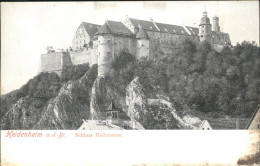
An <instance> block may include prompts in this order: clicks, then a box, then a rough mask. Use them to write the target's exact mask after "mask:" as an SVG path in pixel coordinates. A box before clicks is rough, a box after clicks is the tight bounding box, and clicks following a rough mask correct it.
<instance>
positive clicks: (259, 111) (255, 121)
mask: <svg viewBox="0 0 260 166" xmlns="http://www.w3.org/2000/svg"><path fill="white" fill-rule="evenodd" d="M246 129H248V130H260V104H258V106H257V107H256V110H255V112H254V113H253V116H252V117H251V119H250V121H249V123H248V124H247V127H246Z"/></svg>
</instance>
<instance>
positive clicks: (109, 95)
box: [90, 77, 126, 119]
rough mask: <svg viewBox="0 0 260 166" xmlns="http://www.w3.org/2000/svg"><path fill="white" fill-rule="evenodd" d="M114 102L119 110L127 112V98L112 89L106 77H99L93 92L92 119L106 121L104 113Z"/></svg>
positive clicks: (91, 100)
mask: <svg viewBox="0 0 260 166" xmlns="http://www.w3.org/2000/svg"><path fill="white" fill-rule="evenodd" d="M111 101H113V102H114V104H115V106H116V107H117V108H120V109H122V110H123V111H125V112H126V104H125V97H124V96H123V95H121V94H120V93H118V91H117V89H115V88H112V87H111V86H110V85H109V84H108V83H107V79H106V78H104V77H98V78H97V79H96V80H95V82H94V84H93V86H92V90H91V99H90V112H91V118H92V119H104V117H103V116H102V111H104V110H106V109H107V108H108V106H109V104H110V102H111Z"/></svg>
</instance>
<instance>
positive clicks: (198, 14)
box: [0, 1, 260, 165]
mask: <svg viewBox="0 0 260 166" xmlns="http://www.w3.org/2000/svg"><path fill="white" fill-rule="evenodd" d="M259 48H260V47H259V1H189V2H184V1H176V2H171V1H133V2H131V1H128V2H123V1H121V2H112V1H108V2H2V3H1V122H0V124H1V137H3V138H1V142H3V141H6V142H7V143H6V144H5V146H4V147H5V149H4V150H7V151H8V149H9V148H8V147H10V146H8V145H11V144H12V140H11V139H18V138H20V137H26V138H28V139H32V138H31V137H34V139H36V138H37V137H38V138H43V137H45V136H46V137H52V135H53V137H58V138H63V137H64V138H63V139H66V141H68V139H69V138H65V137H66V134H67V137H68V134H72V133H73V134H72V135H73V136H74V137H75V138H79V137H81V138H83V137H85V138H87V137H95V138H99V137H102V138H103V137H104V138H105V137H110V138H109V139H120V137H124V134H123V133H124V131H122V133H121V130H142V133H143V134H144V135H145V134H146V133H147V135H150V134H151V135H153V134H155V133H156V132H162V133H166V136H167V133H168V134H169V138H173V137H175V136H176V133H177V132H178V133H179V132H180V130H181V131H182V132H183V133H180V135H178V136H176V139H178V140H180V141H181V140H182V139H184V138H183V137H181V135H182V134H184V132H185V133H188V135H189V136H192V135H196V133H200V134H198V135H199V136H198V137H196V139H198V140H199V137H204V136H203V132H201V130H213V131H212V133H217V134H216V135H217V136H216V138H220V137H221V132H223V134H224V135H225V134H226V135H227V137H229V139H230V140H232V139H233V138H234V139H236V138H237V140H236V141H235V142H233V144H232V146H233V145H234V147H236V148H238V147H237V145H239V144H241V147H240V149H239V150H237V154H236V155H237V156H236V157H238V158H235V157H234V158H235V159H234V161H235V164H234V163H231V165H246V164H251V165H254V164H256V165H257V164H260V132H259V131H260V54H259V50H260V49H259ZM85 130H86V131H89V132H84V131H85ZM90 130H91V131H90ZM92 130H94V131H92ZM107 130H112V131H107ZM119 130H120V131H119ZM144 130H145V131H144ZM158 130H159V131H158ZM166 130H167V131H166ZM169 130H170V131H169ZM176 130H178V131H176ZM191 130H196V132H194V131H191ZM198 130H199V131H198ZM214 130H218V131H215V132H214ZM223 130H224V131H223ZM79 131H80V132H79ZM95 131H100V132H95ZM101 131H102V132H101ZM131 132H133V131H131ZM131 132H130V133H131ZM136 132H137V131H135V132H133V133H136ZM191 132H192V133H191ZM207 132H211V131H207ZM207 132H206V131H205V132H204V133H207ZM227 132H230V133H227ZM233 132H235V133H234V134H231V133H233ZM54 133H55V134H54ZM58 133H59V134H58ZM239 133H240V134H241V137H240V138H238V137H239V136H237V137H235V135H239ZM246 133H247V134H246ZM248 133H249V134H253V135H254V137H252V135H250V136H251V137H250V138H253V139H252V141H251V140H249V139H247V141H248V142H250V147H247V151H250V152H247V153H246V154H245V155H241V154H238V152H240V151H242V150H241V149H242V144H243V146H245V144H247V143H245V139H244V138H248ZM139 134H140V133H138V134H137V136H138V135H139ZM48 135H49V136H48ZM54 135H55V136H54ZM126 135H129V133H128V132H126V133H125V137H128V138H127V140H128V139H129V140H130V137H132V136H126ZM163 135H164V134H163ZM213 135H214V134H211V135H210V136H205V137H204V138H206V137H210V138H211V137H213ZM139 136H140V135H139ZM35 137H36V138H35ZM74 137H73V138H74ZM111 137H113V138H111ZM147 137H148V136H147ZM157 137H158V139H159V140H161V139H162V135H161V134H160V136H158V135H157V136H155V137H154V138H153V136H151V139H152V140H154V141H155V140H156V138H157ZM159 137H160V138H159ZM145 138H146V137H145V136H140V140H144V139H145ZM149 138H150V137H149ZM231 138H232V139H231ZM44 139H45V138H44ZM92 139H93V138H92ZM100 139H101V138H100ZM122 139H123V140H124V139H125V138H122ZM185 139H187V138H185ZM227 139H228V138H227ZM37 141H38V140H36V142H37ZM44 141H47V140H44ZM73 141H75V140H73ZM94 141H97V140H94ZM105 141H108V140H105ZM113 141H115V140H113ZM243 141H244V142H243ZM62 142H63V143H64V141H62ZM122 142H124V141H122ZM166 142H167V141H166ZM169 142H171V141H170V139H169ZM199 142H200V141H199ZM241 142H242V143H241ZM16 143H17V142H16ZM16 143H15V144H16ZM52 143H53V142H52ZM133 143H134V142H133ZM183 143H184V142H183ZM183 143H182V144H183ZM200 143H201V144H203V141H201V142H200ZM204 143H205V142H204ZM226 143H228V142H226ZM39 144H40V143H39ZM87 144H89V143H87ZM138 144H139V143H137V145H138ZM140 144H141V143H140ZM210 144H214V143H213V142H212V143H210ZM19 146H22V145H19ZM40 146H42V145H40ZM83 146H84V147H86V145H83ZM93 146H94V144H93ZM106 146H108V145H106ZM192 146H195V145H192ZM228 146H230V147H231V144H230V145H227V146H226V147H228ZM2 147H3V144H2V143H1V149H2ZM160 148H161V147H160ZM216 148H217V147H216ZM252 148H253V149H254V150H252ZM90 149H92V147H91V148H90ZM130 149H131V148H130ZM249 149H250V150H249ZM146 150H147V149H146ZM200 150H201V151H202V149H200ZM211 150H212V151H213V149H211ZM223 150H224V149H223ZM7 151H6V152H5V154H7ZM112 151H114V150H112ZM231 151H235V149H234V148H233V149H232V148H231V149H229V152H231ZM1 153H2V154H4V153H3V152H2V150H1ZM41 153H42V152H41ZM164 153H166V152H164ZM8 154H9V151H8ZM10 154H11V152H10ZM230 155H231V154H230ZM5 157H8V155H5ZM164 157H165V156H164ZM170 158H171V157H170ZM198 158H199V157H198ZM1 159H2V157H1ZM230 159H231V158H230ZM209 160H210V159H209ZM209 160H207V161H203V164H202V165H207V164H208V165H210V164H209V163H208V162H209ZM4 161H8V162H10V161H11V160H10V161H9V160H8V159H7V158H5V160H4ZM8 162H6V164H5V165H8V164H9V165H10V163H8ZM151 162H153V161H151ZM232 162H233V160H232ZM145 163H146V164H148V165H149V162H145ZM170 163H171V164H172V162H170ZM16 164H17V163H16ZM27 164H28V163H27ZM128 164H129V163H128ZM132 164H133V163H132V162H131V164H130V165H132ZM139 164H140V163H138V164H137V165H139ZM161 164H162V163H161V162H159V165H161ZM176 164H180V165H182V164H183V163H182V162H181V161H180V162H176ZM215 164H216V163H215ZM11 165H12V164H11ZM17 165H26V164H24V163H23V164H19V163H18V164H17ZM43 165H44V164H43ZM54 165H55V164H54ZM71 165H74V164H72V163H71ZM75 165H80V164H75ZM90 165H91V164H90ZM101 165H106V164H101ZM109 165H111V164H109ZM119 165H121V164H119ZM166 165H167V164H166ZM184 165H188V164H187V163H186V164H184ZM189 165H193V164H191V163H189ZM194 165H195V164H194ZM198 165H201V163H200V164H198ZM219 165H221V164H219Z"/></svg>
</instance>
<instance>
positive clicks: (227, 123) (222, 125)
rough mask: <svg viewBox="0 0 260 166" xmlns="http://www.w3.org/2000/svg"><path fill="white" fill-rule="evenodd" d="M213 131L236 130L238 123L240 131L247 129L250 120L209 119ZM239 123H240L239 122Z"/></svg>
mask: <svg viewBox="0 0 260 166" xmlns="http://www.w3.org/2000/svg"><path fill="white" fill-rule="evenodd" d="M207 120H208V122H209V124H210V126H211V127H212V129H213V130H216V129H219V130H225V129H228V130H232V129H236V124H237V123H238V125H239V129H246V125H247V124H248V121H249V119H246V118H244V119H236V118H229V119H226V118H208V119H207ZM237 121H238V122H237Z"/></svg>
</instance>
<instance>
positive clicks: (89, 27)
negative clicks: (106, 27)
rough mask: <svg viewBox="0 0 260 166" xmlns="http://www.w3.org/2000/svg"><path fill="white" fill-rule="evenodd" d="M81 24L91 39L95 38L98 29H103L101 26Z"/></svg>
mask: <svg viewBox="0 0 260 166" xmlns="http://www.w3.org/2000/svg"><path fill="white" fill-rule="evenodd" d="M81 24H82V25H83V27H84V28H85V30H86V31H87V33H88V35H89V36H90V37H93V36H94V34H95V33H96V32H97V31H98V29H99V28H100V27H101V25H97V24H92V23H88V22H82V23H81Z"/></svg>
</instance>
